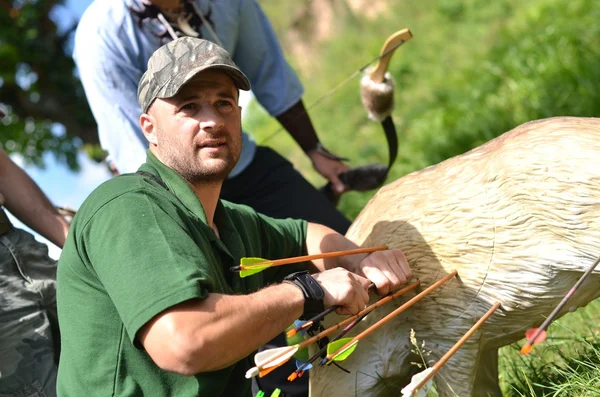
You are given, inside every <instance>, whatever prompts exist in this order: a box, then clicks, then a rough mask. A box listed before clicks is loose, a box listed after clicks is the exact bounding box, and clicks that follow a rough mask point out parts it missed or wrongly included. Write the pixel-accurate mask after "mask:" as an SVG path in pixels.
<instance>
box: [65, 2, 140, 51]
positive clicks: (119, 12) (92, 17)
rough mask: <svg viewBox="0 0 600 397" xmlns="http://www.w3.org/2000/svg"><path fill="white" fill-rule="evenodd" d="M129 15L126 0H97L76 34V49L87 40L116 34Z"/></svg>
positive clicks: (79, 24) (83, 17)
mask: <svg viewBox="0 0 600 397" xmlns="http://www.w3.org/2000/svg"><path fill="white" fill-rule="evenodd" d="M128 14H129V6H128V5H127V2H126V0H95V1H94V2H92V4H90V5H89V7H88V8H87V9H86V10H85V11H84V13H83V15H82V16H81V19H80V20H79V23H78V24H77V30H76V32H75V48H76V49H77V45H78V44H79V45H81V46H84V45H85V42H86V41H87V40H91V39H96V38H98V37H99V36H100V37H104V36H107V35H109V36H110V35H112V34H111V33H116V32H117V31H118V30H119V29H121V26H122V25H123V22H124V20H125V18H127V16H128Z"/></svg>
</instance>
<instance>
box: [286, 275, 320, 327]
mask: <svg viewBox="0 0 600 397" xmlns="http://www.w3.org/2000/svg"><path fill="white" fill-rule="evenodd" d="M283 282H284V283H289V284H294V285H295V286H297V287H298V288H300V289H301V290H302V294H304V312H303V313H302V316H301V317H300V319H302V320H306V319H310V318H313V317H314V316H316V315H317V314H319V313H321V312H322V311H323V310H325V305H324V303H323V298H325V291H324V290H323V288H322V287H321V286H320V285H319V283H317V280H315V279H314V278H313V276H311V275H310V273H309V272H308V270H305V271H303V272H296V273H292V274H289V275H287V276H286V277H285V278H284V279H283Z"/></svg>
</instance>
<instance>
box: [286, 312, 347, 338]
mask: <svg viewBox="0 0 600 397" xmlns="http://www.w3.org/2000/svg"><path fill="white" fill-rule="evenodd" d="M340 307H341V306H331V307H329V308H327V309H325V310H324V311H322V312H321V313H319V314H317V315H316V316H314V317H313V318H311V319H310V320H307V321H304V322H303V323H302V324H300V325H297V326H296V327H294V328H292V329H290V330H289V331H288V332H287V333H286V334H285V335H286V336H287V337H288V338H291V337H292V336H294V335H296V334H297V333H298V332H300V331H304V330H305V329H308V328H310V327H312V326H313V324H314V323H315V321H319V320H321V319H322V318H323V317H325V316H326V315H328V314H330V313H331V312H334V311H336V310H337V309H339V308H340Z"/></svg>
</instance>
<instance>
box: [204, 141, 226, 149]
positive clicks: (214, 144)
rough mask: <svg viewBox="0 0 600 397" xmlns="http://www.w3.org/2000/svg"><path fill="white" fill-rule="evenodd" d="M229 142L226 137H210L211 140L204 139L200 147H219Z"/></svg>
mask: <svg viewBox="0 0 600 397" xmlns="http://www.w3.org/2000/svg"><path fill="white" fill-rule="evenodd" d="M226 144H227V141H226V140H225V139H209V140H205V141H202V143H200V145H199V146H200V149H203V148H219V147H222V146H225V145H226Z"/></svg>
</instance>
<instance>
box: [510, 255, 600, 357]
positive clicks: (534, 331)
mask: <svg viewBox="0 0 600 397" xmlns="http://www.w3.org/2000/svg"><path fill="white" fill-rule="evenodd" d="M598 263H600V257H599V258H598V259H596V261H595V262H594V263H592V266H590V267H589V268H588V269H587V270H586V271H585V273H583V275H582V276H581V277H580V278H579V280H577V282H576V283H575V285H574V286H573V288H571V289H570V290H569V292H567V294H566V295H565V297H564V298H563V299H562V300H561V301H560V303H559V304H558V306H556V308H555V309H554V310H553V311H552V313H550V315H549V316H548V318H546V320H545V321H544V322H543V323H542V325H541V326H540V327H539V328H531V329H529V330H527V332H526V333H525V337H526V338H527V343H525V344H524V345H523V347H522V348H521V354H529V353H530V352H531V350H532V349H533V345H535V344H537V343H541V342H543V341H545V340H546V330H547V329H548V327H549V326H550V323H551V322H552V321H553V320H554V319H555V318H556V316H558V313H559V312H560V311H561V309H562V308H563V307H564V306H565V305H566V304H567V301H568V300H569V299H571V297H572V296H573V295H574V294H575V291H577V289H578V288H579V287H580V286H581V284H583V282H584V281H585V279H586V278H587V277H588V276H589V275H590V274H592V272H593V271H594V269H595V268H596V266H598Z"/></svg>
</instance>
